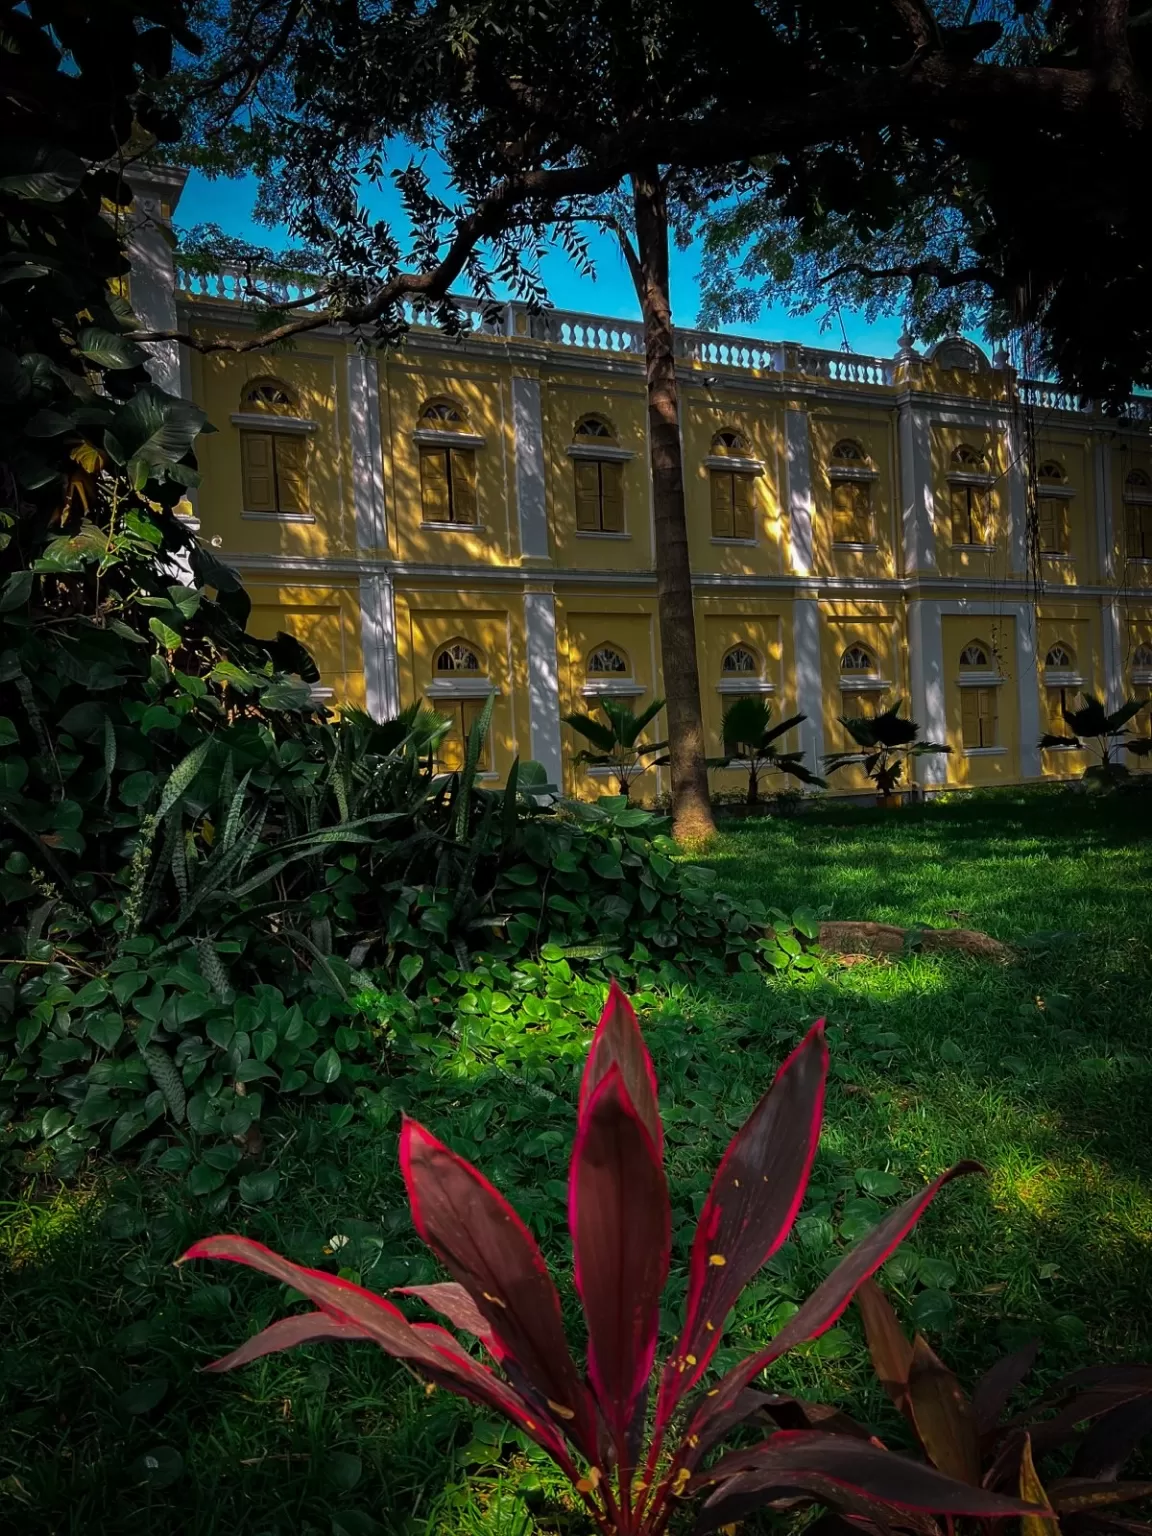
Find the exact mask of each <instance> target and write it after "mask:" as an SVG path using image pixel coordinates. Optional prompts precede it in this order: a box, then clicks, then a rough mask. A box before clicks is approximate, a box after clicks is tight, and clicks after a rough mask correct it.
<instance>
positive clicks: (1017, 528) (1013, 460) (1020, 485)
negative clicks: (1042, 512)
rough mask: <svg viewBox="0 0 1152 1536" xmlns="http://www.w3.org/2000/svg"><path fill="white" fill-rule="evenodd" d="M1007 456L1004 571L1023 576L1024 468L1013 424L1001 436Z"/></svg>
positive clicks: (1025, 535)
mask: <svg viewBox="0 0 1152 1536" xmlns="http://www.w3.org/2000/svg"><path fill="white" fill-rule="evenodd" d="M1004 445H1005V450H1006V452H1007V455H1008V475H1007V479H1008V569H1009V570H1010V571H1012V572H1013V573H1014V574H1016V575H1021V576H1022V575H1024V573H1025V572H1026V571H1027V569H1028V466H1027V464H1026V463H1025V460H1024V445H1023V443H1022V442H1021V441H1020V433H1019V432H1018V431H1017V425H1016V422H1015V421H1009V422H1008V425H1007V427H1006V428H1005V432H1004Z"/></svg>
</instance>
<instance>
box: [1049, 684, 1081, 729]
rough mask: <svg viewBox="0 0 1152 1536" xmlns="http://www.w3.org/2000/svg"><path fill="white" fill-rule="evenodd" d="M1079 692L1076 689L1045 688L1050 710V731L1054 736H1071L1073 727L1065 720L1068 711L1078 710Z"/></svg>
mask: <svg viewBox="0 0 1152 1536" xmlns="http://www.w3.org/2000/svg"><path fill="white" fill-rule="evenodd" d="M1078 692H1079V690H1078V689H1076V688H1045V690H1044V696H1045V703H1046V705H1047V709H1048V731H1049V734H1050V735H1052V736H1069V735H1071V733H1072V727H1071V726H1070V725H1069V724H1068V722H1067V720H1065V718H1064V711H1065V710H1066V709H1075V708H1076V697H1077V694H1078Z"/></svg>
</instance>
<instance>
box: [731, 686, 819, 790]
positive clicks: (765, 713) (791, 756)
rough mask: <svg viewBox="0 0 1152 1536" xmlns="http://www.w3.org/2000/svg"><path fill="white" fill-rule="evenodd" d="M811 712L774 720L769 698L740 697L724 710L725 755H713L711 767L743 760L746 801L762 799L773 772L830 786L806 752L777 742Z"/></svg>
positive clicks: (817, 784)
mask: <svg viewBox="0 0 1152 1536" xmlns="http://www.w3.org/2000/svg"><path fill="white" fill-rule="evenodd" d="M807 718H808V716H807V715H792V716H791V717H790V718H789V719H787V720H781V721H780V723H779V724H778V725H773V724H772V723H771V722H772V706H771V704H769V703H768V701H767V700H766V699H759V698H747V699H737V700H736V702H735V703H734V704H733V705H732V707H731V708H730V709H727V710H725V712H724V727H723V736H724V756H723V757H710V758H709V759H708V766H709V768H730V767H731V766H732V765H733V763H739V764H740V766H741V767H744V768H746V769H747V770H748V796H747V799H746V801H745V804H746V805H756V804H757V803H758V802H759V799H760V781H761V779H763V778H765V777H767V776H768V775H769V774H773V773H785V774H788V775H790V776H791V777H792V778H794V779H799V780H800V782H801V784H812V785H814V786H815V787H816V788H817V789H826V788H827V787H828V786H827V782H826V780H824V779H822V778H820V776H819V775H818V774H815V773H813V772H812V771H811V769H809V768H807V767H806V766H805V763H804V754H803V753H802V752H781V751H779V750H778V749H777V746H776V743H777V742H778V741H779V740H780V739H781V737H783V736H786V735H787V734H788V732H789V731H790V730H791V729H792V728H793V726H796V725H800V724H801V722H802V721H804V720H807Z"/></svg>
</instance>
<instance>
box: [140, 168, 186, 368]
mask: <svg viewBox="0 0 1152 1536" xmlns="http://www.w3.org/2000/svg"><path fill="white" fill-rule="evenodd" d="M187 175H188V172H187V171H185V170H179V169H177V168H175V167H171V168H168V167H160V168H158V169H156V170H150V169H148V168H146V167H139V168H134V169H133V170H132V171H131V172H129V174H128V178H127V179H128V183H129V185H130V186H131V188H132V192H133V194H134V201H133V204H132V209H131V212H130V213H129V215H128V230H127V234H128V244H127V255H128V260H129V262H130V263H131V271H130V272H129V275H128V288H129V301H130V303H131V305H132V310H133V313H134V314H135V316H136V318H137V320H139V322H140V324H141V326H143V327H144V329H145V330H149V331H172V330H175V329H176V268H175V264H174V262H173V259H172V228H171V223H170V219H169V218H167V217H166V216H165V211H164V208H163V207H162V204H163V203H164V202H167V203H168V205H169V209H170V210H171V209H174V208H175V206H176V203H177V201H178V200H179V197H180V193H181V191H182V190H183V188H184V181H185V179H186V177H187ZM142 345H143V347H144V349H145V351H147V352H148V353H150V354H151V357H150V360H149V362H148V364H147V368H148V372H149V374H150V375H151V377H152V382H153V383H154V384H156V385H158V386H159V387H160V388H161V389H163V390H167V392H168V393H169V394H170V395H179V394H180V392H181V384H182V379H181V365H180V347H179V345H178V344H177V343H176V342H174V341H149V342H144V343H142Z"/></svg>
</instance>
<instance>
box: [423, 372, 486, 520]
mask: <svg viewBox="0 0 1152 1536" xmlns="http://www.w3.org/2000/svg"><path fill="white" fill-rule="evenodd" d="M419 428H420V431H421V432H423V433H428V434H432V433H437V434H445V437H441V439H440V440H439V441H435V442H429V441H423V442H420V503H421V507H422V509H423V515H424V521H425V522H426V523H457V524H461V525H463V526H465V527H467V526H475V524H476V521H477V515H476V450H475V448H474V447H473V446H472V445H471V444H468V443H460V444H459V446H457V445H456V444H455V443H453V442H451V440H450V439H448V438H447V434H451V433H461V434H463V433H465V432H466V431H467V428H468V421H467V417H466V416H465V414H464V410H463V407H462V406H459V405H457V404H456V402H455V401H454V400H429V401H428V403H427V404H426V405H425V406H424V409H423V410H422V411H421V412H420V422H419ZM446 439H447V440H446Z"/></svg>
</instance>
